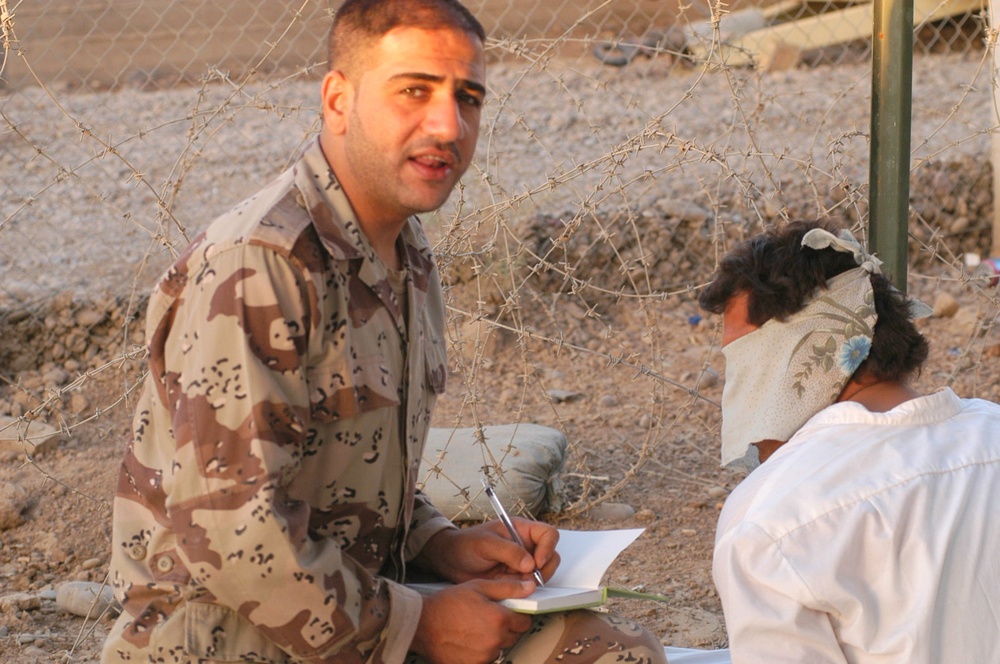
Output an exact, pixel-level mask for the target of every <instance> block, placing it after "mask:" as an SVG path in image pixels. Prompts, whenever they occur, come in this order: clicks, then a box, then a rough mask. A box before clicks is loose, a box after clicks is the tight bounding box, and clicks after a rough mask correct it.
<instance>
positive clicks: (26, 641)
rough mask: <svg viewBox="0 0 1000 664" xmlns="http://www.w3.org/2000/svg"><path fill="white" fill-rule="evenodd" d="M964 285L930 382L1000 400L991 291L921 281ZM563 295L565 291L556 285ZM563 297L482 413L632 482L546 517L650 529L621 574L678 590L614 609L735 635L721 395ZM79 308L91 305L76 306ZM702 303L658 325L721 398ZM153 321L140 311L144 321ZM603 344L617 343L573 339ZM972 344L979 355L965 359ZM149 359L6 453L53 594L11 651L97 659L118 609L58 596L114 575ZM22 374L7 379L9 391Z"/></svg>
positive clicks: (28, 567)
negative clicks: (73, 415) (617, 352)
mask: <svg viewBox="0 0 1000 664" xmlns="http://www.w3.org/2000/svg"><path fill="white" fill-rule="evenodd" d="M463 288H464V287H463V286H453V288H452V291H451V296H452V298H453V303H455V302H459V301H460V300H461V299H462V298H468V297H470V296H474V294H473V293H471V292H466V291H469V290H470V289H467V288H466V289H464V290H463ZM949 290H951V291H954V292H953V296H954V298H955V302H954V304H955V305H958V308H957V311H950V312H944V313H945V314H947V315H940V316H937V317H935V318H932V319H929V320H927V321H926V322H924V323H923V329H924V331H925V333H926V334H927V335H928V336H929V337H930V339H931V342H932V348H933V359H932V361H931V363H930V364H929V366H928V367H927V369H926V370H925V371H924V373H923V375H922V378H921V383H920V385H921V386H922V387H924V388H925V389H933V388H936V387H940V386H942V385H945V384H952V385H953V386H954V387H955V389H956V390H957V391H958V392H959V393H960V394H962V395H963V396H970V395H972V394H977V395H979V396H986V397H988V398H992V399H994V400H996V399H997V398H998V397H1000V377H998V372H996V370H995V367H996V362H997V359H996V358H997V356H998V355H1000V332H998V331H997V330H996V329H989V330H987V331H985V333H984V335H983V336H980V333H981V332H983V331H982V330H979V332H973V334H972V335H971V336H970V329H972V328H970V327H969V325H973V326H974V325H975V324H976V320H977V316H979V315H981V311H980V309H979V306H980V304H979V300H981V297H973V296H971V295H968V294H966V295H963V293H962V292H961V291H960V290H959V289H958V288H957V286H956V287H949V286H948V285H947V282H941V281H934V280H920V281H918V282H917V283H916V284H915V285H914V287H913V289H912V291H911V292H913V293H914V294H916V295H918V296H920V297H922V298H923V299H924V300H926V301H928V302H933V301H934V300H935V298H936V297H941V293H942V292H947V291H949ZM552 297H553V298H554V296H552ZM548 301H550V302H556V303H558V302H557V298H554V299H551V300H548ZM107 306H109V307H110V306H112V304H108V305H107ZM953 308H954V307H953ZM552 311H553V312H555V313H554V314H552V315H556V316H562V317H564V318H565V320H564V321H563V323H564V325H565V328H564V329H567V330H574V333H573V334H574V335H575V336H573V337H572V339H570V340H569V341H568V343H567V345H566V346H564V347H563V349H562V350H556V349H555V348H554V347H553V346H552V345H547V346H540V347H539V348H537V349H532V350H531V351H530V352H531V355H532V365H533V367H534V371H536V372H540V373H542V374H544V381H540V382H539V383H538V385H543V384H544V386H545V387H546V388H548V389H549V390H550V391H548V392H546V391H543V390H540V389H534V388H530V389H525V385H526V383H525V382H524V381H523V380H522V377H523V374H524V366H523V363H524V356H525V355H524V347H525V345H527V342H524V340H521V341H520V342H519V341H518V339H517V338H515V337H513V336H504V335H498V337H497V339H496V340H495V341H494V342H492V343H491V344H490V345H489V346H488V347H487V349H486V350H487V355H486V356H485V358H484V361H482V362H481V363H480V365H479V370H478V373H477V377H476V380H477V383H476V384H477V390H478V393H479V394H480V395H482V397H481V398H480V399H479V400H478V405H477V408H476V413H477V417H478V418H479V419H480V421H482V422H485V423H502V422H505V421H512V416H511V413H512V412H517V411H519V412H521V413H522V415H521V417H522V419H523V421H533V422H538V423H541V424H547V425H550V426H554V427H558V428H560V429H561V430H562V431H564V432H565V433H566V435H567V437H568V439H569V441H570V443H571V446H570V451H569V457H568V459H567V465H566V469H565V476H564V481H565V485H566V494H567V495H566V499H567V504H571V505H572V504H573V502H574V501H579V500H580V499H581V498H584V499H586V498H587V496H582V494H581V487H582V486H583V484H582V482H583V476H584V475H586V476H587V479H588V481H590V482H591V483H592V485H591V486H592V488H591V490H590V494H589V497H590V498H600V497H602V496H607V495H608V489H609V488H610V487H611V486H612V485H613V484H615V483H616V482H619V481H621V480H623V479H624V482H623V483H622V488H621V490H620V491H619V492H618V493H616V494H614V495H612V496H611V497H610V498H609V499H607V500H604V501H603V502H602V503H601V504H599V505H596V506H594V508H593V509H591V510H589V511H582V512H580V513H577V514H575V515H574V516H571V517H566V516H565V515H558V514H555V515H554V514H548V515H544V516H543V517H542V518H544V519H545V520H547V521H550V522H552V523H555V524H557V525H559V526H560V527H566V528H578V529H605V528H619V527H642V528H645V529H646V530H645V533H644V534H643V535H642V536H641V537H640V539H639V540H638V541H637V542H636V543H634V544H633V545H632V546H631V547H630V548H628V549H627V550H626V551H625V553H624V554H623V555H622V556H621V557H620V558H619V559H618V560H617V561H616V562H615V563H614V564H613V565H612V567H611V568H610V570H609V573H608V576H607V578H606V581H607V583H608V584H610V585H613V586H618V587H623V588H629V589H634V590H642V591H645V592H650V593H658V594H661V595H664V596H666V597H667V598H669V601H667V602H665V603H658V602H653V601H646V600H634V599H627V600H624V599H618V600H612V601H611V603H610V606H611V608H613V609H614V610H616V611H620V612H622V613H624V614H627V615H629V616H631V617H633V618H636V619H637V620H639V621H640V622H642V623H643V624H644V625H646V626H647V627H649V628H650V629H652V630H653V631H655V632H656V633H657V634H659V635H661V636H662V638H663V642H664V643H666V644H672V645H679V646H692V647H706V648H707V647H720V646H724V645H725V643H726V637H725V631H724V626H723V621H722V616H721V610H720V606H719V601H718V597H717V595H716V592H715V589H714V586H713V583H712V579H711V567H710V565H711V555H712V542H713V536H714V531H715V523H716V519H717V516H718V512H719V510H720V509H721V507H722V505H723V502H724V501H725V498H726V495H727V494H728V492H729V491H730V490H731V489H732V488H733V487H734V486H735V485H736V484H737V483H738V481H739V479H740V476H739V475H738V474H735V473H731V472H729V471H724V470H721V469H719V468H718V463H717V448H716V438H715V436H716V434H715V430H714V427H715V426H716V425H717V423H718V409H717V408H716V407H715V406H714V405H712V404H710V403H707V402H705V401H704V400H698V399H693V400H692V399H691V398H690V397H689V395H687V394H685V393H683V392H682V391H680V390H678V389H677V388H673V387H670V386H666V387H665V388H664V389H660V388H658V387H656V385H655V384H654V383H655V382H651V381H650V380H648V379H645V380H639V379H636V375H635V371H633V370H630V369H624V368H623V367H621V366H618V367H614V368H612V367H610V366H609V365H610V364H612V363H609V361H608V359H607V357H606V355H607V354H614V350H613V347H614V345H615V344H622V345H626V344H627V343H629V340H630V339H631V340H633V341H635V340H636V339H638V338H639V337H641V336H642V335H644V334H648V332H649V321H642V320H640V319H639V317H637V316H636V314H635V311H634V310H633V309H631V308H625V307H617V306H614V305H609V306H607V307H606V308H604V309H603V310H602V312H601V315H602V318H603V322H604V323H606V324H607V326H608V327H609V328H612V329H614V330H615V333H616V335H617V338H616V339H612V340H601V339H600V334H599V332H600V330H601V329H604V328H602V327H601V326H597V325H591V323H589V322H588V321H589V320H591V319H592V317H590V318H588V317H587V316H586V315H583V316H582V317H581V313H584V314H585V312H580V311H578V310H576V309H575V308H574V307H572V306H562V307H553V309H552ZM80 312H81V310H80V309H79V308H77V309H76V314H77V318H79V316H80ZM696 313H697V310H696V309H695V308H694V305H693V304H684V303H681V304H680V305H679V306H678V304H677V303H676V302H674V303H672V304H670V305H669V306H668V305H666V304H664V306H663V308H662V310H661V311H658V312H657V313H656V320H657V330H658V332H659V334H660V335H661V336H660V339H661V343H662V345H663V347H664V348H671V349H674V351H673V353H674V358H673V362H672V364H671V367H672V369H671V371H672V376H674V378H676V379H678V380H681V381H682V382H684V383H686V384H694V383H695V382H696V381H697V380H698V377H699V376H701V377H702V389H701V394H702V395H703V396H705V397H707V398H708V399H710V400H715V401H718V400H719V399H720V398H721V389H722V381H721V380H718V379H717V378H715V377H714V374H713V372H715V371H718V373H720V374H721V370H722V366H721V362H720V359H721V358H719V357H718V356H717V354H716V355H713V352H712V348H713V345H714V344H715V343H716V342H717V330H716V327H715V324H714V322H712V321H701V322H698V321H697V318H692V316H693V315H695V314H696ZM53 319H55V320H58V319H59V312H57V311H51V312H49V315H48V320H49V321H50V328H51V327H58V326H57V325H55V323H52V321H53ZM12 320H13V318H12V317H11V316H10V315H9V313H8V314H7V315H6V316H5V319H4V322H5V323H6V325H7V326H8V330H10V329H11V326H15V327H14V330H13V331H14V332H16V333H18V334H22V335H24V330H23V329H22V330H20V331H18V330H17V329H16V325H15V324H14V323H12V322H11V321H12ZM970 321H971V323H970ZM139 322H140V321H138V320H136V321H134V323H133V327H134V326H135V325H137V324H138V323H139ZM68 324H70V325H71V326H72V322H69V323H68ZM106 324H107V325H110V326H113V325H114V317H113V316H107V321H106ZM102 329H103V328H101V327H100V325H96V326H92V327H91V330H90V333H91V334H92V335H97V334H98V333H99V332H100V331H101V330H102ZM24 338H25V339H26V344H28V345H26V346H25V348H28V347H30V344H31V343H39V341H38V339H34V340H32V339H31V337H30V335H24ZM970 339H972V340H974V343H975V344H976V346H977V348H979V350H978V351H977V354H976V355H968V354H967V353H966V354H963V352H964V351H962V349H965V348H968V346H969V343H970ZM102 343H103V344H104V345H105V346H106V347H107V348H109V349H111V350H112V351H114V352H113V353H112V355H111V356H109V357H108V358H107V359H112V358H113V357H119V358H120V357H121V353H120V350H121V349H120V348H119V347H117V346H115V345H114V343H112V342H109V341H107V340H105V341H103V342H102ZM588 344H589V345H590V346H594V347H596V348H602V349H604V350H605V351H607V352H606V353H605V355H602V354H600V353H597V352H587V351H585V350H574V348H577V349H584V348H586V347H587V346H588ZM8 349H9V346H8ZM92 355H93V357H91V358H90V360H89V364H88V363H84V368H85V367H86V366H99V365H101V362H102V361H104V360H102V357H101V354H100V353H96V354H92ZM960 355H961V356H962V357H964V358H965V359H956V358H957V357H959V356H960ZM463 357H464V356H463V355H462V353H461V352H455V353H453V356H452V363H453V365H454V366H456V367H460V365H462V360H463ZM712 357H714V358H715V359H714V360H710V363H711V364H712V365H713V367H714V368H713V369H712V370H711V371H708V372H707V373H703V371H704V368H705V367H704V365H705V360H706V358H712ZM7 361H8V362H9V361H10V359H9V358H8V360H7ZM141 369H142V364H141V361H139V360H132V361H122V360H118V361H117V364H115V365H114V367H113V368H112V369H105V370H103V371H100V372H96V373H93V377H92V378H91V379H90V380H86V381H83V382H82V385H80V386H79V388H78V389H73V390H69V391H67V394H66V395H65V398H64V402H65V403H66V404H67V409H70V406H69V404H75V406H74V407H76V408H79V410H80V413H81V415H80V416H79V418H80V419H81V420H84V419H85V417H86V416H88V415H87V414H89V413H92V412H93V411H95V410H97V411H100V416H99V417H94V416H92V415H90V417H91V418H92V419H91V420H90V421H89V422H86V421H84V423H83V424H79V425H78V426H74V427H72V429H70V434H71V435H69V436H68V438H67V439H66V440H65V441H64V442H62V443H61V444H60V445H59V446H58V447H57V448H56V449H55V450H53V451H50V452H46V453H43V454H39V455H37V456H36V457H35V458H34V459H33V460H32V461H31V462H30V463H29V462H26V461H25V460H24V457H23V455H19V454H17V453H14V452H8V453H7V454H6V455H5V456H4V457H3V458H2V459H0V487H4V488H5V491H8V492H10V491H12V490H16V491H18V492H20V493H19V495H20V496H21V498H22V499H23V506H24V509H23V511H22V512H21V514H20V518H21V520H22V522H21V523H20V524H19V525H15V526H13V527H7V529H6V530H4V531H3V536H2V538H0V585H2V588H3V590H2V592H0V597H3V596H10V595H12V594H15V593H27V594H28V595H31V596H35V597H39V598H40V601H38V602H36V603H35V605H34V606H28V605H25V606H21V607H18V606H10V605H8V606H4V607H2V608H0V662H11V663H13V662H18V663H20V662H54V661H66V662H95V661H97V656H98V653H99V648H100V644H101V642H102V640H103V637H104V636H105V634H106V633H107V630H108V628H109V626H110V624H111V618H110V617H109V616H100V617H96V618H91V619H84V618H82V617H77V616H72V615H69V614H66V613H63V612H61V611H59V610H58V609H57V608H56V606H55V603H54V601H53V596H54V590H55V589H56V588H58V587H59V585H61V584H62V583H64V582H66V581H73V580H86V581H95V582H100V581H102V580H103V579H104V578H105V575H106V574H107V571H108V557H109V556H108V551H109V536H110V523H111V521H110V517H111V514H110V508H109V505H110V501H111V498H112V494H113V490H114V484H115V475H116V471H117V466H118V461H119V457H120V454H121V451H122V448H123V445H124V441H125V440H126V436H127V431H128V428H129V418H130V415H131V408H130V406H131V404H130V403H129V399H130V398H131V397H126V398H125V399H124V401H123V400H122V399H123V397H122V395H123V394H129V393H130V392H131V391H132V390H133V389H134V387H135V384H136V381H137V379H138V376H139V372H140V371H141ZM37 376H38V372H37V371H34V370H28V371H25V372H23V373H22V374H20V378H19V381H20V382H19V385H20V386H21V387H22V388H23V387H24V386H25V385H28V386H30V385H32V384H34V383H33V381H34V379H35V378H36V377H37ZM13 388H14V386H12V385H8V386H7V387H6V388H5V391H4V394H6V395H8V398H9V394H10V392H11V391H12V390H13ZM551 390H562V392H552V391H551ZM70 393H72V395H73V396H72V398H71V397H70ZM556 393H558V394H571V395H573V396H572V397H571V398H568V399H566V400H564V401H563V402H562V403H560V404H558V407H555V406H554V405H553V403H552V394H556ZM651 395H653V397H652V398H651ZM656 395H659V396H656ZM468 396H469V393H468V391H467V390H466V389H464V387H463V385H462V372H461V371H460V370H459V369H458V368H456V371H455V373H454V374H453V375H452V382H451V389H450V391H449V392H448V393H447V394H446V395H445V396H444V397H443V399H442V400H441V401H440V402H439V404H440V407H439V409H438V411H437V415H436V420H435V421H436V423H437V425H438V426H452V425H453V424H454V423H461V424H464V425H469V424H470V422H469V419H470V408H469V399H468ZM83 405H85V406H86V407H82V406H83ZM644 455H645V456H646V457H647V458H646V460H645V463H644V464H642V465H641V467H638V468H637V467H636V466H635V464H636V461H637V459H639V458H641V457H643V456H644ZM11 487H13V489H12V488H11ZM8 497H9V496H8ZM583 502H584V503H585V502H586V500H584V501H583ZM580 504H581V503H579V502H577V503H576V505H577V507H579V505H580ZM7 526H10V524H7Z"/></svg>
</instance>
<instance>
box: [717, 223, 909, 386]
mask: <svg viewBox="0 0 1000 664" xmlns="http://www.w3.org/2000/svg"><path fill="white" fill-rule="evenodd" d="M814 228H822V229H824V230H827V231H829V232H831V233H833V234H834V235H837V234H839V233H840V228H839V227H837V226H836V225H834V224H832V223H830V222H827V221H823V220H812V221H794V222H790V223H788V224H785V225H784V226H781V227H778V228H775V229H772V230H769V231H767V232H764V233H761V234H760V235H757V236H754V237H752V238H750V239H749V240H745V241H744V242H741V243H740V244H739V245H737V246H736V247H735V248H734V249H733V250H732V251H730V252H729V253H727V254H726V255H725V256H723V258H722V260H721V261H720V262H719V268H718V270H717V272H716V274H715V275H714V277H713V279H712V282H711V283H710V284H709V285H708V286H707V287H705V288H704V289H703V290H702V291H701V293H700V294H699V296H698V303H699V304H700V305H701V307H702V308H703V309H705V310H706V311H709V312H711V313H714V314H721V313H723V312H724V311H725V310H726V305H727V304H728V303H729V301H730V300H731V299H732V298H733V296H734V295H737V294H738V293H746V294H747V298H748V301H747V318H748V322H750V323H752V324H753V325H763V324H764V323H766V322H767V321H769V320H771V319H772V318H775V319H777V320H779V321H781V320H785V319H786V318H788V317H789V316H791V315H792V314H794V313H797V312H798V311H801V310H802V309H803V307H805V305H806V304H807V303H808V302H809V301H811V299H812V297H813V296H814V295H815V293H816V292H817V291H818V290H820V289H825V288H826V283H827V281H829V280H830V279H831V278H833V277H835V276H837V275H838V274H840V273H842V272H846V271H848V270H851V269H854V268H856V267H858V264H857V262H856V261H855V259H854V256H853V254H850V253H846V252H843V251H837V250H835V249H831V248H827V249H818V250H817V249H809V248H803V247H802V237H803V236H804V235H805V234H806V233H808V232H809V231H811V230H812V229H814ZM871 283H872V291H873V292H874V294H875V312H876V313H877V314H878V320H877V321H876V323H875V332H874V336H873V338H872V347H871V351H870V353H869V355H868V359H866V360H865V361H864V362H862V364H861V366H859V367H858V370H857V372H856V373H855V375H863V374H867V375H870V376H872V377H873V378H875V379H876V380H889V381H902V380H905V379H906V378H908V377H910V376H911V375H913V374H914V373H917V372H919V370H920V367H921V366H922V365H923V363H924V362H925V361H926V360H927V355H928V352H929V346H928V344H927V340H926V339H925V338H924V336H923V335H922V334H920V332H919V331H918V330H917V327H916V325H914V323H913V319H912V317H911V314H910V306H909V301H908V300H907V298H906V296H905V295H904V294H902V293H900V292H899V291H898V290H896V289H895V288H893V286H892V283H891V282H890V281H889V279H888V278H886V277H885V276H884V275H882V274H873V275H871Z"/></svg>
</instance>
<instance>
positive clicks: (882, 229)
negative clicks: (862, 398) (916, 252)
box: [868, 0, 913, 292]
mask: <svg viewBox="0 0 1000 664" xmlns="http://www.w3.org/2000/svg"><path fill="white" fill-rule="evenodd" d="M912 92H913V0H875V4H874V25H873V29H872V116H871V132H872V141H871V157H870V159H871V161H870V163H869V196H870V201H869V214H868V217H869V218H868V228H869V245H870V248H871V250H872V251H873V252H874V253H877V254H878V256H879V257H880V258H881V259H882V260H883V261H884V263H885V272H886V275H887V276H888V277H889V278H891V279H892V282H893V284H894V285H895V286H896V288H898V289H899V290H901V291H904V292H905V291H906V266H907V249H906V244H907V227H908V225H909V216H910V110H911V103H912Z"/></svg>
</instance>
